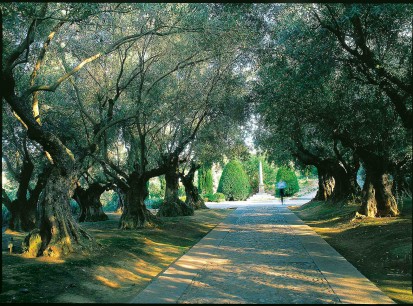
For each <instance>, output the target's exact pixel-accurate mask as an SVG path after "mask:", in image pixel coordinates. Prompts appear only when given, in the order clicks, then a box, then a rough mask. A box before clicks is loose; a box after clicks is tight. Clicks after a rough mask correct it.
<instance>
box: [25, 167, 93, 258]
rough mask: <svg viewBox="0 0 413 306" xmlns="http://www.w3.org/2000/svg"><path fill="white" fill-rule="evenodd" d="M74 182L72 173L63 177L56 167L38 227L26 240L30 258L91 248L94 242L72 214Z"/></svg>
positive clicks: (44, 194)
mask: <svg viewBox="0 0 413 306" xmlns="http://www.w3.org/2000/svg"><path fill="white" fill-rule="evenodd" d="M74 182H75V179H74V177H73V174H72V173H66V174H65V175H62V173H61V172H60V170H59V169H58V168H57V167H53V169H52V170H51V173H50V176H49V177H48V179H47V182H46V186H45V189H44V191H43V196H42V199H40V212H39V228H38V229H35V230H33V231H32V232H31V233H30V234H29V235H28V236H27V237H26V239H25V244H26V248H27V252H28V254H29V255H31V256H40V255H45V256H53V257H60V256H62V255H66V254H68V253H70V252H73V251H74V250H85V249H88V248H89V247H90V246H91V243H93V239H92V238H91V237H90V236H89V235H88V234H87V233H86V232H85V231H84V230H83V229H82V228H81V227H80V226H79V225H78V224H77V222H76V220H75V219H74V217H73V216H72V213H71V211H70V205H69V200H70V198H71V196H72V195H73V192H74V186H75V184H74Z"/></svg>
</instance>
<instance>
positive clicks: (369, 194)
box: [359, 152, 400, 217]
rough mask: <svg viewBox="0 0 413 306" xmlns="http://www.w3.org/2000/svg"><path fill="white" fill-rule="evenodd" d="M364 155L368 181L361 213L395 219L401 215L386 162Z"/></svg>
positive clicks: (364, 189) (366, 181) (365, 183)
mask: <svg viewBox="0 0 413 306" xmlns="http://www.w3.org/2000/svg"><path fill="white" fill-rule="evenodd" d="M363 153H365V152H363ZM363 153H362V154H363ZM363 155H364V156H363V162H364V165H365V168H366V180H365V182H364V186H363V200H362V206H361V208H360V211H359V212H360V213H361V214H364V215H366V216H368V217H395V216H397V215H399V213H400V212H399V210H398V208H397V201H396V198H395V197H394V195H393V193H392V187H393V180H392V179H391V178H390V174H389V172H388V171H387V169H386V162H385V161H384V160H382V159H381V158H379V157H378V156H376V155H372V154H370V155H367V154H363Z"/></svg>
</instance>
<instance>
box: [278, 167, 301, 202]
mask: <svg viewBox="0 0 413 306" xmlns="http://www.w3.org/2000/svg"><path fill="white" fill-rule="evenodd" d="M275 181H276V183H275V186H277V183H278V182H279V181H284V182H286V183H287V188H286V189H285V191H284V194H285V196H287V197H290V196H292V195H294V194H295V193H297V192H298V191H300V186H299V185H298V179H297V176H296V175H295V172H294V170H292V169H290V168H287V167H280V168H279V169H278V171H277V176H276V179H275ZM275 196H277V197H279V196H280V191H279V189H278V188H277V187H276V188H275Z"/></svg>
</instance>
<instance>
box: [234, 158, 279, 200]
mask: <svg viewBox="0 0 413 306" xmlns="http://www.w3.org/2000/svg"><path fill="white" fill-rule="evenodd" d="M260 160H261V164H262V173H263V177H264V178H263V182H264V188H265V190H266V191H269V192H273V191H274V184H275V175H276V169H275V166H274V164H273V163H269V162H268V161H267V160H266V159H265V158H263V157H258V156H257V155H252V154H251V155H250V157H249V158H248V159H247V160H246V161H244V162H243V163H242V164H243V166H244V169H245V172H246V173H247V175H248V180H249V182H250V185H251V189H252V192H253V193H257V192H258V184H259V175H258V172H259V161H260Z"/></svg>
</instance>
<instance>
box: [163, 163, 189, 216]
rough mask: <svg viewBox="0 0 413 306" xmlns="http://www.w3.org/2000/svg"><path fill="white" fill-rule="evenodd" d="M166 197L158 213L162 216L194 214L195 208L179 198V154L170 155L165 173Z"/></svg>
mask: <svg viewBox="0 0 413 306" xmlns="http://www.w3.org/2000/svg"><path fill="white" fill-rule="evenodd" d="M165 181H166V189H165V198H164V201H163V203H162V204H161V207H160V208H159V210H158V213H157V215H158V216H161V217H176V216H192V215H193V214H194V209H193V208H192V207H189V206H188V205H187V204H185V203H184V202H183V201H181V200H180V199H179V196H178V188H179V161H178V155H172V156H170V159H169V163H168V164H167V165H166V173H165Z"/></svg>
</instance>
